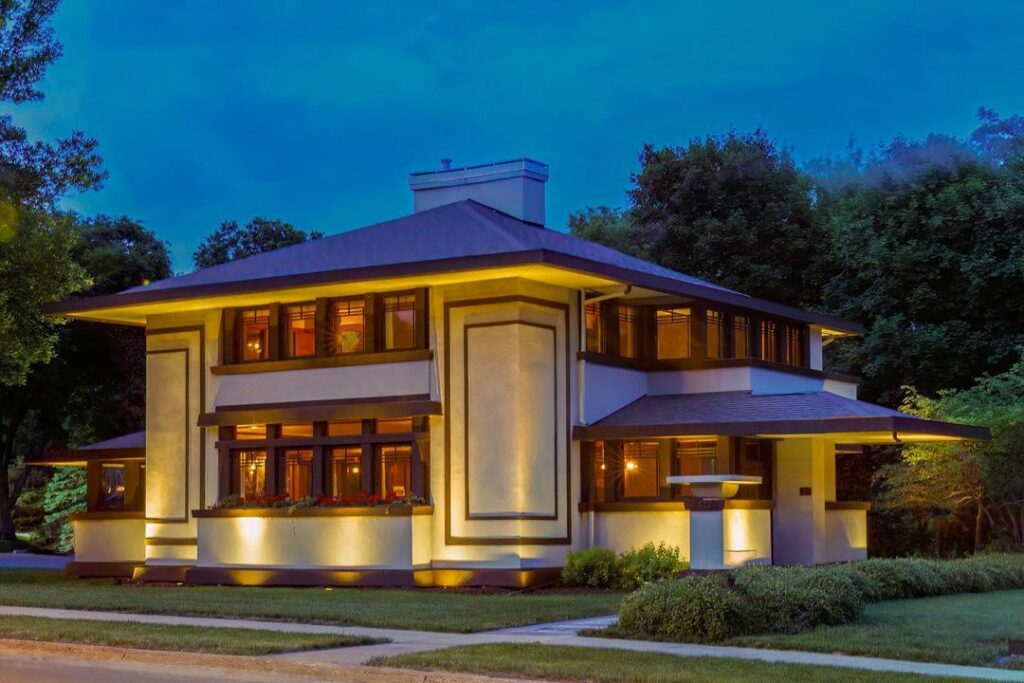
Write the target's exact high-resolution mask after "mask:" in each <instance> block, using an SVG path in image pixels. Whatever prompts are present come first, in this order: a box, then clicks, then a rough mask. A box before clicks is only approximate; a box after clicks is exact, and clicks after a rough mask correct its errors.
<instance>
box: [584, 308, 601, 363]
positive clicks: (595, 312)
mask: <svg viewBox="0 0 1024 683" xmlns="http://www.w3.org/2000/svg"><path fill="white" fill-rule="evenodd" d="M586 321H587V351H592V352H594V353H601V351H602V350H604V344H602V341H603V339H602V337H603V336H604V330H603V328H604V318H603V317H602V315H601V303H600V302H597V303H592V304H587V311H586Z"/></svg>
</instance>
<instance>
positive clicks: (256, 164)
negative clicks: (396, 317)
mask: <svg viewBox="0 0 1024 683" xmlns="http://www.w3.org/2000/svg"><path fill="white" fill-rule="evenodd" d="M1021 25H1024V3H1012V2H1011V3H1008V2H1002V1H995V0H981V1H979V2H972V3H962V2H933V3H914V2H909V1H906V0H885V1H884V2H883V1H867V0H866V1H865V2H861V3H855V4H854V3H826V4H822V3H812V2H782V3H757V2H737V3H717V4H711V5H708V4H707V3H685V4H684V3H670V2H651V3H643V4H636V5H632V6H629V5H624V4H620V3H590V4H588V5H587V6H586V11H583V10H581V9H580V6H575V7H572V6H568V5H564V6H563V5H561V4H559V3H542V2H534V1H527V2H523V3H511V4H507V3H506V4H495V3H469V2H454V3H431V4H430V5H429V6H425V5H423V4H422V3H411V2H405V3H403V2H396V3H388V4H387V6H383V5H381V4H375V3H371V4H369V5H361V6H353V5H352V4H351V3H328V2H304V3H295V4H294V6H292V5H289V4H286V3H274V4H270V3H255V2H254V3H240V2H221V3H208V2H198V1H191V0H187V1H185V2H179V3H138V2H131V1H130V0H105V1H104V2H84V1H78V2H67V3H66V4H65V5H64V6H63V7H62V8H61V9H60V11H59V14H58V17H57V20H56V30H57V33H58V35H59V37H60V39H61V40H62V41H63V42H64V45H65V56H64V57H63V58H62V59H61V60H60V61H59V62H58V63H57V64H56V65H55V66H54V67H53V68H52V69H51V71H50V73H49V75H48V77H47V79H46V81H45V82H44V90H45V92H46V94H47V98H46V99H45V100H44V101H42V102H39V103H32V104H30V105H26V106H22V107H19V108H17V109H15V110H14V111H13V113H14V115H15V120H16V122H18V123H20V124H22V125H25V126H26V127H28V129H29V130H30V133H31V134H32V135H33V136H36V137H43V138H50V139H52V138H54V137H57V136H62V135H67V134H68V133H69V132H70V131H71V130H73V129H74V128H80V129H82V130H84V131H85V132H86V133H88V134H89V135H92V136H95V137H97V138H99V140H100V145H101V147H100V149H101V153H102V154H103V156H104V158H105V160H106V167H107V169H108V171H109V172H110V178H109V180H108V181H107V183H106V187H105V189H103V190H102V191H100V192H97V193H90V194H87V195H83V196H79V197H71V198H68V199H67V200H66V201H65V206H66V207H68V208H72V209H75V210H79V211H82V212H84V213H87V214H95V213H107V214H112V215H122V214H125V215H128V216H131V217H133V218H136V219H139V220H141V221H142V222H143V223H144V224H145V225H146V226H147V227H149V228H151V229H153V230H155V231H156V232H157V234H158V235H159V236H160V237H161V238H163V239H165V240H167V241H168V242H170V244H171V249H172V254H173V259H174V269H175V270H176V271H177V272H185V271H188V270H191V253H192V251H193V249H194V248H195V246H196V245H197V244H198V242H199V240H200V239H201V238H202V237H203V236H204V235H206V234H208V233H210V232H212V231H213V230H214V229H215V228H216V226H217V225H218V224H219V223H220V222H221V221H223V220H229V219H236V220H240V221H245V220H248V219H249V218H251V217H252V216H255V215H262V216H266V217H273V218H281V219H284V220H287V221H290V222H292V223H294V224H295V225H296V226H297V227H299V228H303V229H306V230H311V229H317V230H321V231H323V232H325V233H327V234H332V233H336V232H339V231H341V230H345V229H351V228H356V227H360V226H364V225H369V224H372V223H376V222H379V221H381V220H386V219H389V218H394V217H396V216H400V215H403V214H405V213H408V212H409V211H410V210H411V206H412V198H411V193H410V192H409V190H408V187H407V185H406V181H407V175H408V173H410V172H413V171H422V170H430V169H433V168H436V167H437V165H438V160H439V159H440V158H441V157H451V158H453V159H454V160H455V164H456V165H468V164H476V163H486V162H489V161H494V160H500V159H507V158H515V157H519V156H529V157H531V158H535V159H539V160H541V161H544V162H546V163H548V164H550V165H551V176H550V180H549V182H548V224H549V226H550V227H552V228H555V229H563V230H564V229H565V225H566V219H567V216H568V215H569V213H570V212H572V211H575V210H578V209H580V208H582V207H584V206H587V205H596V204H606V205H623V204H625V202H626V195H625V191H626V189H627V188H628V185H629V175H630V173H631V172H633V171H635V170H637V154H638V152H639V150H640V146H641V144H642V143H643V142H645V141H647V142H652V143H654V144H657V145H676V144H683V143H685V142H686V141H687V140H688V139H690V138H692V137H695V136H703V135H705V134H707V133H724V132H726V131H728V130H729V129H730V128H735V129H736V130H740V131H746V130H750V129H752V128H754V127H756V126H758V125H762V126H764V127H765V128H766V129H767V130H768V132H769V134H770V135H772V136H773V137H775V138H777V139H778V140H780V141H781V142H784V143H786V144H788V145H791V146H792V148H793V152H794V155H795V156H796V157H797V159H800V160H806V159H809V158H812V157H815V156H819V155H822V154H825V153H830V152H831V153H839V152H841V151H842V150H843V149H844V148H845V146H846V145H847V142H848V141H849V139H850V138H851V137H853V138H855V139H857V140H859V141H860V142H861V143H863V144H865V145H867V146H871V145H874V144H876V143H878V142H881V141H883V140H888V139H890V138H891V137H893V136H894V135H897V134H904V135H907V136H909V137H917V136H921V135H924V134H926V133H928V132H931V131H936V132H948V133H954V134H960V135H963V134H965V133H967V132H968V131H969V130H970V129H971V128H973V126H974V113H975V111H976V109H977V108H978V107H979V106H987V107H991V108H993V109H995V110H997V111H999V112H1000V113H1003V114H1012V113H1024V77H1022V71H1021V69H1020V64H1022V63H1024V41H1022V40H1020V36H1019V30H1020V26H1021ZM5 111H10V109H5Z"/></svg>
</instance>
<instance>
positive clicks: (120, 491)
mask: <svg viewBox="0 0 1024 683" xmlns="http://www.w3.org/2000/svg"><path fill="white" fill-rule="evenodd" d="M100 495H101V496H102V499H101V501H100V507H102V508H103V509H104V510H123V509H124V467H121V466H120V465H104V466H103V479H102V482H101V484H100Z"/></svg>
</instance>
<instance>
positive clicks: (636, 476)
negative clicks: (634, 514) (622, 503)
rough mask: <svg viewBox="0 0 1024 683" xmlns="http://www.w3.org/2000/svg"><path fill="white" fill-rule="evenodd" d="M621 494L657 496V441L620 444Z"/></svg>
mask: <svg viewBox="0 0 1024 683" xmlns="http://www.w3.org/2000/svg"><path fill="white" fill-rule="evenodd" d="M622 455H623V473H622V478H623V495H624V496H625V497H626V498H657V496H658V493H659V485H658V442H657V441H626V442H624V443H623V444H622Z"/></svg>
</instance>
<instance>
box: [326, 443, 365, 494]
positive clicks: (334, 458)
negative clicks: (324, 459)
mask: <svg viewBox="0 0 1024 683" xmlns="http://www.w3.org/2000/svg"><path fill="white" fill-rule="evenodd" d="M330 462H331V495H334V496H336V497H339V498H340V497H341V496H353V497H354V496H358V495H359V492H360V491H361V490H362V489H363V487H362V481H363V480H362V473H361V469H360V468H361V467H362V463H363V449H362V448H360V447H359V446H345V447H343V448H332V449H331V460H330Z"/></svg>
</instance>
